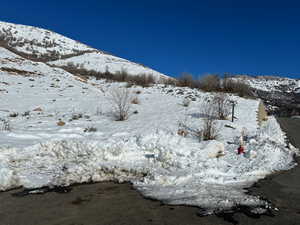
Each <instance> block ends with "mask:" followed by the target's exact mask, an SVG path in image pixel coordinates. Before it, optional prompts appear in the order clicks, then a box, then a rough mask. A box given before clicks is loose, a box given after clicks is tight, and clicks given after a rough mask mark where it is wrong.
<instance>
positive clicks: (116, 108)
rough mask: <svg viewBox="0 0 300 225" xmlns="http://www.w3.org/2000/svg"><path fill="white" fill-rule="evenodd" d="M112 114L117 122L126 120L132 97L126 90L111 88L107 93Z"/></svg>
mask: <svg viewBox="0 0 300 225" xmlns="http://www.w3.org/2000/svg"><path fill="white" fill-rule="evenodd" d="M109 100H110V101H111V103H112V107H113V114H114V116H115V118H116V120H117V121H123V120H127V119H128V116H129V111H130V106H131V101H132V96H131V93H130V91H129V89H127V88H112V89H111V90H110V91H109Z"/></svg>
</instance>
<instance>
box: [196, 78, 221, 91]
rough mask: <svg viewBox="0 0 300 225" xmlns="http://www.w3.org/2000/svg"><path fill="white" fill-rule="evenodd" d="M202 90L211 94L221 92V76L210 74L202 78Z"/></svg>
mask: <svg viewBox="0 0 300 225" xmlns="http://www.w3.org/2000/svg"><path fill="white" fill-rule="evenodd" d="M200 88H201V89H202V90H204V91H210V92H212V91H219V90H220V89H221V86H220V78H219V76H218V75H215V74H208V75H206V76H203V77H201V79H200Z"/></svg>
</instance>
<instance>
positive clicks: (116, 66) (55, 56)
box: [0, 22, 169, 81]
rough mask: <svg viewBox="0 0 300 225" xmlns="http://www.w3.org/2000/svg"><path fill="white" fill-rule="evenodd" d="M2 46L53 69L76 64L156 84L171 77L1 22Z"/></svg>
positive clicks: (48, 34) (40, 31) (66, 40)
mask: <svg viewBox="0 0 300 225" xmlns="http://www.w3.org/2000/svg"><path fill="white" fill-rule="evenodd" d="M0 46H2V47H3V48H6V49H8V50H9V51H11V52H13V53H15V54H17V55H19V56H21V57H23V58H26V59H27V60H33V61H35V62H44V63H47V62H48V63H49V64H51V65H52V66H67V65H68V64H70V63H71V64H72V65H75V67H77V68H78V69H86V70H95V71H97V72H104V71H106V70H108V71H109V72H111V73H115V72H118V71H122V70H125V71H126V72H127V73H128V74H130V75H143V74H147V75H152V76H153V77H154V78H155V80H156V81H159V80H160V79H166V78H169V77H168V76H166V75H164V74H162V73H159V72H157V71H155V70H152V69H150V68H148V67H146V66H143V65H140V64H137V63H134V62H130V61H128V60H126V59H122V58H119V57H116V56H113V55H110V54H107V53H105V52H103V51H100V50H97V49H94V48H91V47H88V46H87V45H84V44H81V43H79V42H77V41H74V40H72V39H69V38H66V37H64V36H62V35H60V34H57V33H54V32H52V31H49V30H45V29H41V28H36V27H31V26H25V25H17V24H12V23H6V22H0Z"/></svg>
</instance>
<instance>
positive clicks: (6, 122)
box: [0, 119, 11, 131]
mask: <svg viewBox="0 0 300 225" xmlns="http://www.w3.org/2000/svg"><path fill="white" fill-rule="evenodd" d="M0 122H1V124H0V125H1V126H0V130H2V131H11V126H10V123H9V120H6V119H0Z"/></svg>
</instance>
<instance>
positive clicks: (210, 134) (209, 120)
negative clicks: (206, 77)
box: [199, 101, 220, 141]
mask: <svg viewBox="0 0 300 225" xmlns="http://www.w3.org/2000/svg"><path fill="white" fill-rule="evenodd" d="M202 114H203V115H204V117H205V118H204V124H203V127H202V129H201V130H200V131H199V135H201V136H202V140H204V141H207V140H215V139H216V138H217V137H218V136H219V132H220V128H219V127H217V117H218V112H217V111H216V107H215V103H214V102H213V101H210V102H208V103H206V104H205V105H203V106H202Z"/></svg>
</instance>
